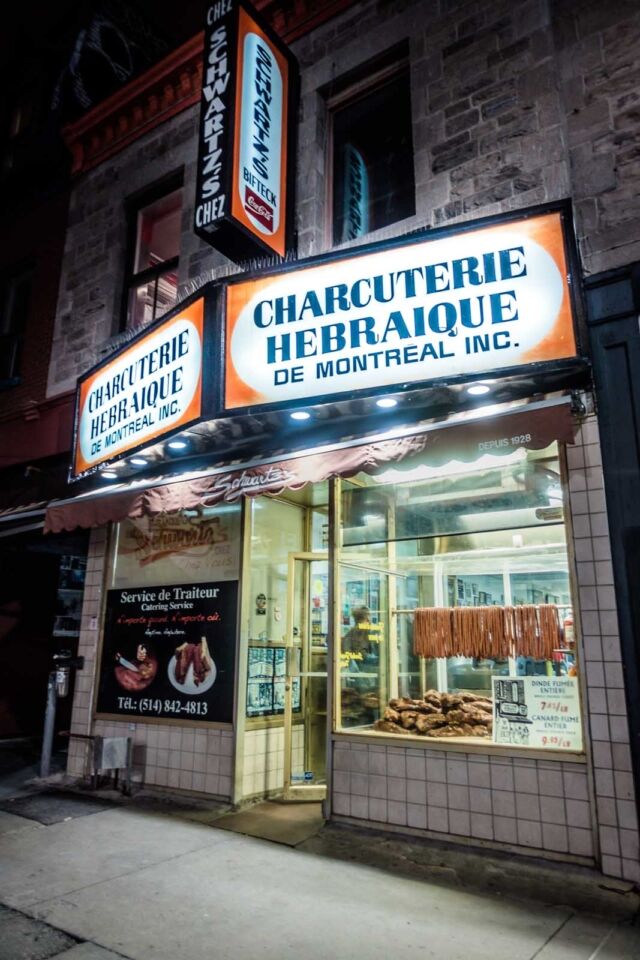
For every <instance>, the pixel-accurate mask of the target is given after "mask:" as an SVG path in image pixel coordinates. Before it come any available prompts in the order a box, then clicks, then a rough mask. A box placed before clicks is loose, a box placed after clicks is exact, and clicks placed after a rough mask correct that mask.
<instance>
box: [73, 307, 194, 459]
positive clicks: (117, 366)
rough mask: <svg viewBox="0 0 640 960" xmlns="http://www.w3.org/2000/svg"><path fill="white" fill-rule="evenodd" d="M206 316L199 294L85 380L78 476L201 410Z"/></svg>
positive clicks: (77, 446) (80, 392) (182, 423)
mask: <svg viewBox="0 0 640 960" xmlns="http://www.w3.org/2000/svg"><path fill="white" fill-rule="evenodd" d="M203 317H204V301H203V299H202V298H201V299H199V300H196V301H195V302H193V303H191V304H190V305H189V306H187V307H185V308H184V309H183V310H181V311H180V312H179V313H178V314H177V315H175V316H173V317H171V319H170V320H167V321H166V322H165V323H162V324H160V325H159V326H157V327H155V328H154V329H153V330H151V331H150V332H149V333H147V334H144V335H143V336H141V337H140V338H139V339H137V340H136V341H135V342H133V343H132V344H131V345H130V346H129V347H127V348H126V349H125V350H123V351H122V352H121V353H119V354H118V355H117V356H116V357H114V359H113V360H109V361H107V362H106V363H104V364H103V365H102V366H101V367H99V368H98V369H97V370H94V371H93V372H92V373H90V374H89V375H88V376H87V377H85V378H84V379H83V380H81V382H80V384H79V389H78V398H77V409H76V443H75V453H74V474H75V475H76V476H78V475H80V474H82V473H84V472H86V471H87V470H89V469H91V467H95V466H97V464H99V463H104V462H105V461H109V460H113V459H116V458H117V457H119V456H121V455H122V454H123V453H126V451H128V450H131V449H133V448H135V447H138V446H140V445H141V444H144V443H149V442H151V441H152V440H155V439H157V438H158V437H160V436H162V435H163V434H164V433H167V432H168V431H170V430H175V429H176V428H177V427H181V426H186V424H188V423H191V422H192V421H193V420H196V419H197V418H198V417H199V416H200V414H201V406H202V397H201V394H202V339H203Z"/></svg>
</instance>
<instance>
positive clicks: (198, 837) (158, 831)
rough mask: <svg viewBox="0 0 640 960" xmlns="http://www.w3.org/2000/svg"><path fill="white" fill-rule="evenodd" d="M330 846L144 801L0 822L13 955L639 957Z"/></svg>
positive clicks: (637, 938)
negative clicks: (224, 824)
mask: <svg viewBox="0 0 640 960" xmlns="http://www.w3.org/2000/svg"><path fill="white" fill-rule="evenodd" d="M167 810H170V805H168V806H167ZM331 837H333V840H331ZM318 843H320V841H318V840H317V839H316V840H314V841H309V842H308V843H307V844H303V845H301V846H300V847H298V848H295V849H292V848H290V847H286V846H281V845H278V844H274V843H270V842H268V841H263V840H256V839H252V838H249V837H245V836H240V835H237V834H234V833H230V832H228V831H223V830H218V829H216V828H215V826H211V825H204V824H202V823H198V822H194V821H193V820H187V819H182V818H177V817H175V816H173V815H171V814H170V813H167V812H164V811H159V810H157V809H144V807H142V808H141V807H139V806H136V805H135V804H132V805H128V804H127V805H118V806H112V807H109V808H108V809H103V808H100V807H97V808H96V812H89V813H87V814H85V815H81V816H73V817H72V818H71V819H68V820H65V819H62V820H60V821H59V822H56V823H51V824H50V825H47V826H44V825H42V824H40V823H38V822H36V821H34V820H28V819H25V818H24V817H21V816H16V815H15V814H11V813H7V812H0V862H1V864H2V870H1V872H0V903H1V904H4V905H5V907H6V908H9V909H8V910H5V913H4V915H0V925H2V930H5V931H7V934H10V936H8V935H7V936H2V930H0V960H41V958H42V960H44V958H47V957H54V956H55V957H64V958H68V960H109V958H110V957H112V956H113V955H115V956H120V957H127V958H131V960H202V958H207V960H208V958H214V960H218V958H220V960H245V958H253V957H259V958H261V960H272V958H273V960H275V958H278V960H288V958H294V957H295V958H296V960H303V958H304V960H329V958H331V960H360V958H366V960H389V958H391V957H396V956H397V957H404V958H406V957H408V956H412V955H414V954H416V953H417V952H419V955H420V956H421V957H424V958H434V960H435V958H438V960H489V958H490V960H534V958H535V960H565V958H566V960H639V958H640V931H639V930H638V928H636V927H633V926H632V925H631V923H630V921H629V920H628V919H627V920H624V921H620V920H617V921H616V920H614V919H612V918H610V919H607V918H606V917H604V918H603V917H596V916H594V915H590V914H586V913H581V912H578V911H576V910H575V909H572V908H571V907H568V906H563V905H562V903H560V902H559V901H557V899H556V900H555V902H553V903H551V904H541V903H539V902H535V901H527V900H518V899H510V898H507V897H505V896H499V895H496V894H495V893H483V892H481V891H479V890H476V891H472V890H468V889H460V888H459V887H456V886H453V885H451V884H449V883H447V882H446V880H447V876H446V875H443V877H442V879H443V880H444V881H445V882H437V875H436V879H431V880H425V879H414V878H413V877H412V876H411V872H412V871H411V865H409V867H408V869H407V870H406V871H405V875H398V873H397V872H389V871H388V870H383V869H380V868H378V867H374V866H370V865H367V864H366V863H362V862H348V860H347V857H348V856H349V855H350V854H349V853H345V849H344V848H345V844H346V845H347V848H348V849H349V850H352V851H353V854H352V855H353V856H355V857H356V858H357V859H361V858H362V855H363V851H364V852H366V849H367V843H366V835H365V838H364V841H362V840H361V841H360V848H361V849H360V852H359V853H358V851H357V850H353V848H352V847H350V846H349V844H348V838H346V837H345V835H344V832H343V833H340V831H335V830H334V831H333V834H332V833H331V831H330V832H329V843H328V845H327V844H325V846H324V848H323V847H322V846H320V847H318ZM332 843H333V845H334V848H335V849H332V848H331V844H332ZM314 844H315V847H314ZM341 845H342V848H343V849H342V852H340V850H339V849H338V848H339V847H340V846H341ZM371 846H372V849H373V848H375V839H374V838H372V844H371ZM319 853H321V854H323V855H321V856H319V855H318V854H319ZM418 874H419V872H418ZM515 893H522V890H520V891H518V890H515ZM623 912H624V911H623ZM21 937H22V940H23V943H22V944H21V945H20V944H19V945H18V946H16V938H17V940H18V942H19V941H20V938H21ZM60 937H63V938H64V937H66V938H68V940H60ZM34 938H35V939H34ZM69 944H74V945H73V946H71V947H70V946H69ZM7 950H8V951H9V952H7ZM38 951H39V952H38ZM47 951H49V952H47ZM105 951H106V952H105Z"/></svg>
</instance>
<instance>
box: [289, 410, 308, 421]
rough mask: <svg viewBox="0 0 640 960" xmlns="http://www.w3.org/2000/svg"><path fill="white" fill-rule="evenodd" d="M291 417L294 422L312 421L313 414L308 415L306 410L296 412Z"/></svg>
mask: <svg viewBox="0 0 640 960" xmlns="http://www.w3.org/2000/svg"><path fill="white" fill-rule="evenodd" d="M290 416H291V419H292V420H310V419H311V414H310V413H307V411H306V410H294V411H293V413H292V414H290Z"/></svg>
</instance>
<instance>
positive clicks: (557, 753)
mask: <svg viewBox="0 0 640 960" xmlns="http://www.w3.org/2000/svg"><path fill="white" fill-rule="evenodd" d="M332 739H333V740H334V741H348V742H350V743H368V744H376V745H378V746H388V747H403V746H405V747H406V748H407V749H409V750H416V749H420V748H422V749H423V750H435V751H436V752H438V751H439V752H442V753H447V752H448V753H476V754H481V755H486V756H493V757H505V758H507V757H517V758H518V759H526V760H549V761H550V762H552V763H556V762H557V761H564V762H565V763H580V764H584V763H586V762H587V758H586V755H585V754H584V753H576V752H574V751H571V750H540V749H537V748H536V747H512V746H509V745H508V744H502V743H493V742H492V741H490V740H480V739H479V738H478V737H447V738H446V740H444V739H443V740H438V739H436V738H435V737H434V738H431V737H418V736H412V735H411V734H407V735H406V736H394V735H393V734H389V733H378V732H377V731H376V730H367V729H362V730H361V731H360V732H356V731H355V730H353V731H350V730H336V731H335V732H334V733H333V734H332Z"/></svg>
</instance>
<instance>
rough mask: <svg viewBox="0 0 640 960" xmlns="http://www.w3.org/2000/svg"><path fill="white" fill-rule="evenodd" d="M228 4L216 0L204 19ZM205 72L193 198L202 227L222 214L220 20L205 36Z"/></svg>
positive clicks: (224, 41) (225, 63) (224, 74)
mask: <svg viewBox="0 0 640 960" xmlns="http://www.w3.org/2000/svg"><path fill="white" fill-rule="evenodd" d="M227 9H228V4H226V3H218V4H214V5H213V6H212V7H210V8H209V11H208V14H207V21H208V23H213V22H215V19H217V17H216V16H215V14H216V13H217V14H218V15H220V14H222V13H225V12H227ZM204 69H205V76H204V83H203V85H202V111H203V114H204V117H203V120H202V123H201V127H202V138H201V145H200V176H201V185H200V196H199V197H198V198H197V200H198V202H197V204H196V211H195V220H196V226H198V227H204V226H206V225H207V224H210V223H213V222H214V221H215V220H218V219H220V217H222V216H224V214H225V203H226V195H225V192H224V187H223V178H222V165H223V163H224V159H225V158H224V156H223V141H224V138H225V133H226V123H227V116H226V114H227V100H226V97H227V92H228V87H229V78H230V70H229V43H228V36H227V27H226V25H225V24H220V26H218V27H216V29H215V30H213V31H212V32H211V34H210V35H209V36H208V47H207V56H206V62H205V68H204Z"/></svg>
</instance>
